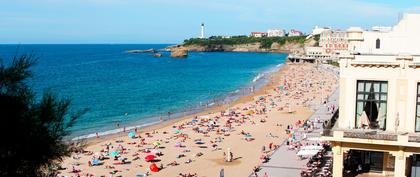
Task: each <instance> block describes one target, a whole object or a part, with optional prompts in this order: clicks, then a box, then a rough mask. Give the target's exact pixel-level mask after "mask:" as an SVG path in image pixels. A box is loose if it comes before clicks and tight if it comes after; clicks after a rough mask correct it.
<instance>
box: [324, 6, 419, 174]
mask: <svg viewBox="0 0 420 177" xmlns="http://www.w3.org/2000/svg"><path fill="white" fill-rule="evenodd" d="M418 17H420V15H417V14H409V15H406V16H405V17H404V18H403V19H401V21H400V23H399V24H398V25H397V26H395V27H393V30H392V31H390V32H386V33H384V32H381V33H380V34H374V35H373V34H370V32H369V33H368V34H366V33H365V32H364V31H362V32H360V30H359V29H355V28H353V29H352V30H351V32H350V33H352V34H350V35H349V39H351V40H350V41H351V43H353V42H354V43H355V44H353V45H352V46H354V52H355V53H350V54H345V55H344V54H343V55H341V56H340V58H339V62H340V100H339V108H340V109H339V118H338V119H337V120H336V121H332V122H335V123H330V124H329V126H330V128H331V129H328V127H327V129H326V131H324V132H323V139H324V140H327V141H330V142H331V143H332V145H333V176H334V177H341V176H344V175H345V174H347V173H367V172H369V173H377V174H379V175H383V176H396V177H405V176H412V177H414V176H420V47H417V48H415V47H410V46H408V47H407V44H414V43H416V42H417V43H418V42H419V41H420V40H418V39H420V31H417V34H414V33H411V32H414V31H415V30H416V29H420V28H419V27H420V20H416V19H417V18H418ZM402 28H404V29H403V30H402ZM400 30H402V31H400ZM405 32H407V33H405ZM397 34H398V35H397ZM370 35H373V36H370ZM408 35H414V36H411V37H408ZM366 37H368V38H369V39H366ZM376 38H379V40H380V43H379V45H378V43H376V41H375V40H376ZM372 39H374V40H373V41H372ZM353 40H354V41H353ZM390 43H392V44H390ZM390 46H394V47H395V48H394V47H390ZM370 48H374V50H367V49H370Z"/></svg>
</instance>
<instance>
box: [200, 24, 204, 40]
mask: <svg viewBox="0 0 420 177" xmlns="http://www.w3.org/2000/svg"><path fill="white" fill-rule="evenodd" d="M200 38H201V39H204V23H201V33H200Z"/></svg>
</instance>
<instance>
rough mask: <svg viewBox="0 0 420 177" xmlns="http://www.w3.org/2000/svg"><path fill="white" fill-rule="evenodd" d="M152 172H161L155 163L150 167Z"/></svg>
mask: <svg viewBox="0 0 420 177" xmlns="http://www.w3.org/2000/svg"><path fill="white" fill-rule="evenodd" d="M150 171H152V172H159V168H158V166H157V165H156V164H155V163H153V164H152V165H150Z"/></svg>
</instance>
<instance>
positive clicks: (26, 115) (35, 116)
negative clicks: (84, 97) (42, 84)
mask: <svg viewBox="0 0 420 177" xmlns="http://www.w3.org/2000/svg"><path fill="white" fill-rule="evenodd" d="M35 62H36V58H35V57H34V56H33V55H20V56H15V57H14V58H13V62H12V63H11V64H10V66H8V67H7V66H5V65H4V64H3V62H2V60H1V59H0V120H1V122H0V135H2V139H1V141H2V142H1V143H0V176H16V177H29V176H34V177H36V176H47V175H48V173H49V172H50V170H48V167H50V166H51V165H54V164H57V163H59V162H60V161H61V160H62V159H63V158H64V157H65V156H69V155H70V146H71V145H70V144H69V143H66V142H65V141H64V138H65V137H66V136H67V135H68V134H69V128H70V127H71V126H72V125H73V124H74V122H75V120H76V119H77V118H78V117H80V116H81V115H82V114H83V112H85V110H84V111H79V112H76V113H69V107H70V99H59V98H57V96H56V95H54V94H53V93H52V92H49V91H48V92H45V93H44V94H43V96H42V98H40V99H37V98H36V97H35V95H36V94H35V93H34V92H33V91H32V90H31V88H30V87H29V86H28V85H27V83H26V81H27V79H28V78H30V77H31V76H32V73H31V71H30V70H29V69H30V67H31V66H32V65H34V64H35Z"/></svg>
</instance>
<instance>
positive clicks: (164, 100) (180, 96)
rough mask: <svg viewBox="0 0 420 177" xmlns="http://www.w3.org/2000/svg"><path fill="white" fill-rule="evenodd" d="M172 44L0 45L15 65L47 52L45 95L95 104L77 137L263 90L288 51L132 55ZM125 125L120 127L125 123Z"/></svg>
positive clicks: (37, 78)
mask: <svg viewBox="0 0 420 177" xmlns="http://www.w3.org/2000/svg"><path fill="white" fill-rule="evenodd" d="M166 46H168V45H166V44H154V45H151V44H138V45H137V44H136V45H134V44H124V45H123V44H118V45H117V44H115V45H111V44H109V45H108V44H100V45H99V44H98V45H93V44H92V45H67V44H62V45H59V44H57V45H0V58H1V59H2V60H3V63H5V64H9V63H10V61H11V58H12V57H13V56H14V55H15V54H16V53H17V54H27V53H31V54H34V55H35V56H37V57H39V58H38V60H37V63H36V65H35V66H34V67H33V68H31V70H32V71H33V74H34V76H33V77H32V78H31V79H30V80H29V81H28V83H29V85H30V86H31V87H32V88H33V90H34V91H35V92H36V93H37V97H38V98H40V96H42V93H43V92H45V91H47V90H51V91H53V92H54V93H56V94H58V96H60V97H64V98H71V100H72V105H71V110H72V111H77V110H81V109H85V108H87V109H88V112H87V113H86V114H84V115H83V116H82V117H81V118H79V119H78V120H77V123H76V124H75V125H74V126H73V127H72V128H71V136H70V137H72V138H74V137H91V136H94V134H95V133H96V132H101V134H106V133H114V132H116V131H119V130H120V129H121V128H122V127H127V129H128V128H132V127H133V126H145V125H150V124H153V123H156V122H159V120H160V117H162V118H164V119H171V118H176V117H179V116H182V115H186V114H189V113H194V112H198V111H200V110H202V109H204V108H205V107H206V106H214V105H216V104H220V103H225V102H227V101H232V100H234V99H236V98H238V97H239V96H241V95H243V94H247V93H248V92H249V90H250V89H249V88H251V87H256V88H258V87H261V86H262V85H263V84H264V83H265V82H267V77H268V76H269V73H270V72H273V71H275V70H277V69H278V68H279V67H280V66H281V65H282V64H283V63H284V62H285V58H286V56H287V55H286V54H280V53H234V52H190V53H189V56H188V58H185V59H177V58H170V57H169V53H168V52H163V53H162V54H163V56H162V57H160V58H155V57H153V55H152V54H151V53H127V52H125V51H127V50H133V49H149V48H155V49H160V48H164V47H166ZM117 125H119V127H117Z"/></svg>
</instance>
